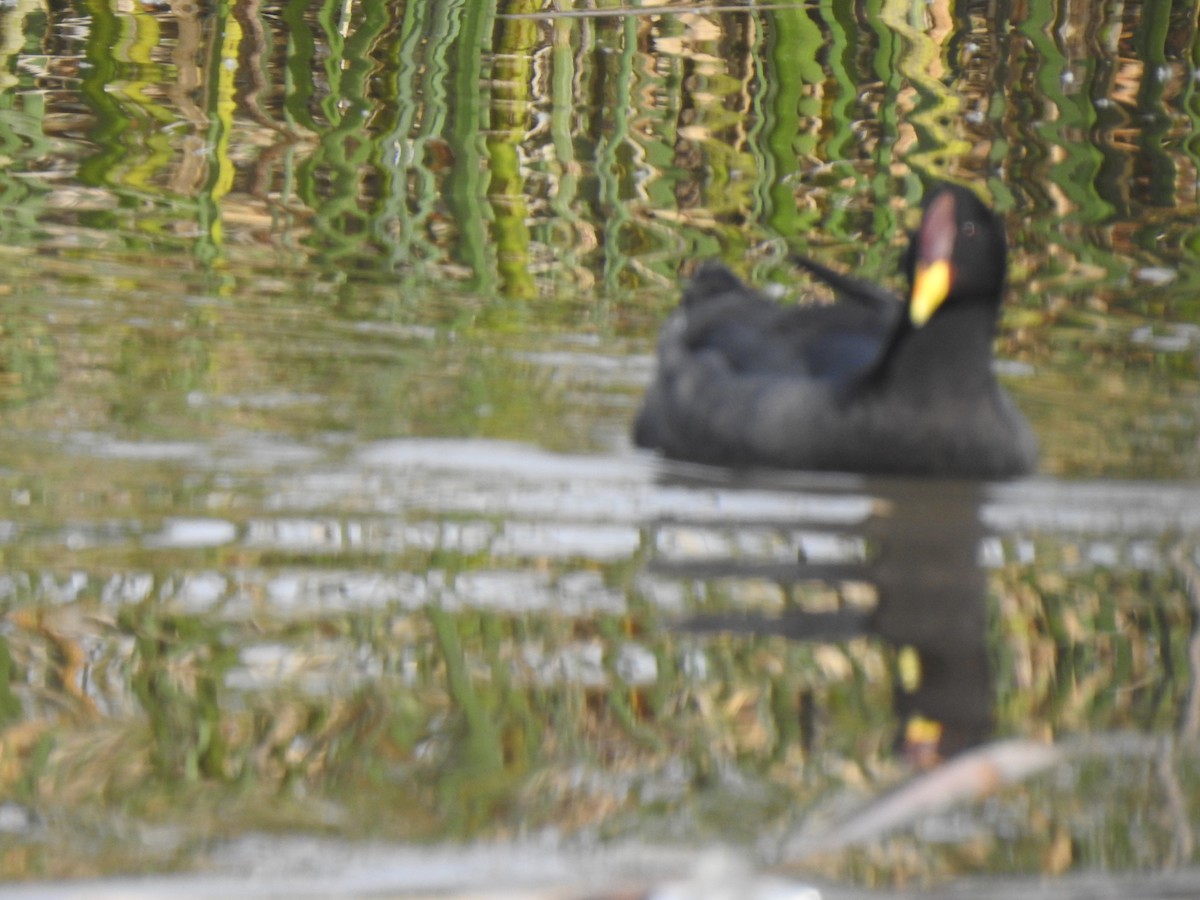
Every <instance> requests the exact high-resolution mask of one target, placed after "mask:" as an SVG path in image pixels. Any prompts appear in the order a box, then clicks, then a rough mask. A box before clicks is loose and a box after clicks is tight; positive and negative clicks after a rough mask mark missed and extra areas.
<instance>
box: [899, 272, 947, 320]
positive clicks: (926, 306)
mask: <svg viewBox="0 0 1200 900" xmlns="http://www.w3.org/2000/svg"><path fill="white" fill-rule="evenodd" d="M949 293H950V263H949V262H948V261H947V260H944V259H939V260H935V261H934V262H931V263H929V265H926V266H919V267H918V268H917V272H916V275H915V276H914V277H913V289H912V302H911V303H910V304H909V307H908V317H909V319H910V320H912V323H913V325H915V326H917V327H918V328H920V327H921V326H922V325H924V324H925V323H926V322H928V321H929V317H930V316H932V315H933V314H934V313H935V312H936V311H937V308H938V307H939V306H941V305H942V301H943V300H945V299H946V297H947V296H948V295H949Z"/></svg>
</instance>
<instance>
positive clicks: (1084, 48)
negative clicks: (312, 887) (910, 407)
mask: <svg viewBox="0 0 1200 900" xmlns="http://www.w3.org/2000/svg"><path fill="white" fill-rule="evenodd" d="M1196 21H1197V19H1196V10H1195V9H1194V8H1191V7H1190V6H1189V5H1187V4H1174V5H1173V6H1172V7H1171V8H1170V9H1167V8H1165V7H1162V6H1161V5H1154V4H1133V3H1126V4H1122V5H1115V6H1114V5H1110V6H1109V7H1106V8H1104V9H1091V8H1086V7H1078V6H1072V5H1068V4H1055V3H1028V4H1024V5H1021V6H1019V7H1018V6H1013V5H1009V4H995V3H990V4H975V3H966V4H954V5H951V4H943V3H936V2H935V3H929V4H923V5H920V8H915V7H911V6H910V5H898V4H894V3H888V2H868V3H859V4H850V3H843V2H839V0H823V2H819V3H816V4H808V5H794V4H787V3H781V4H771V5H754V4H737V5H731V6H728V7H724V6H722V7H713V6H707V7H704V8H703V9H697V8H696V7H695V6H694V5H691V4H666V5H664V6H663V7H658V8H655V9H653V10H649V9H626V10H618V11H615V12H611V13H606V14H603V15H601V14H588V15H551V14H548V13H543V12H540V11H539V10H538V8H537V5H536V4H531V3H517V2H513V3H498V4H490V3H485V2H480V3H468V2H461V0H460V2H444V3H394V4H391V5H389V6H388V8H386V9H384V8H381V7H379V6H378V5H376V4H366V3H360V4H355V3H350V4H336V5H334V4H330V5H325V6H322V5H320V4H319V3H309V2H295V3H288V4H284V5H275V6H272V5H266V6H242V5H235V7H234V8H232V9H229V8H225V7H220V8H218V7H212V8H209V7H199V8H190V7H189V8H184V7H179V8H168V7H161V8H160V7H147V6H144V5H135V6H134V7H133V8H128V7H127V6H124V5H115V4H114V5H103V4H100V5H97V4H92V5H90V6H70V5H67V6H63V5H61V4H58V5H54V6H53V7H52V8H44V7H39V6H36V5H31V4H23V3H20V2H18V3H15V4H11V5H9V6H7V7H5V9H3V10H2V11H0V34H3V36H4V41H3V42H0V43H2V44H3V50H2V52H3V58H4V60H5V66H4V67H2V69H0V71H2V72H3V73H4V74H3V78H4V89H3V93H0V146H2V147H3V148H4V149H3V153H4V166H3V167H0V169H2V171H0V191H3V196H4V198H5V212H6V215H5V216H4V217H3V218H0V230H2V234H3V241H0V245H2V246H0V259H3V261H4V263H5V264H6V266H7V275H6V278H5V281H4V284H3V286H2V287H0V299H2V300H3V303H4V318H3V322H2V325H3V327H2V329H0V411H2V414H3V417H4V428H3V429H2V430H0V449H2V451H3V454H2V455H0V553H2V554H3V560H4V566H3V569H2V570H0V623H2V627H0V878H4V879H6V880H17V879H22V880H28V879H34V880H37V879H47V878H67V877H75V876H87V877H93V876H97V875H111V874H139V873H148V872H164V871H165V872H176V871H191V870H197V869H200V870H208V871H211V872H220V873H226V874H228V873H233V874H235V875H236V874H238V873H245V872H248V871H255V870H257V868H256V867H257V866H259V865H260V864H261V859H262V858H263V857H270V856H271V855H272V854H274V853H282V854H283V856H284V857H287V858H292V857H290V856H287V853H288V852H290V851H287V850H286V848H287V847H293V846H302V847H305V848H309V847H310V846H311V847H321V846H323V847H324V849H311V850H305V851H304V855H306V856H310V857H311V858H313V859H318V860H322V857H321V854H322V853H324V854H328V858H327V859H323V860H322V861H321V865H324V864H325V863H327V862H328V860H330V859H332V860H336V859H339V858H341V855H343V854H345V853H346V852H347V851H346V850H345V847H346V846H347V845H346V844H342V843H338V842H339V841H350V842H367V841H370V842H372V843H370V844H368V843H352V844H351V846H355V847H359V848H367V847H370V848H376V849H377V848H379V847H381V846H382V847H384V848H387V847H394V846H395V845H401V844H402V845H405V847H406V848H407V847H409V846H410V845H411V844H414V843H416V844H422V845H427V844H430V843H433V844H436V845H437V846H438V848H439V852H444V853H449V854H452V858H453V859H456V860H460V859H461V860H462V861H463V862H464V865H467V867H468V868H470V866H469V865H468V864H469V863H471V861H472V860H476V861H477V860H478V857H473V856H470V855H468V854H466V851H465V850H462V851H461V852H463V853H464V855H463V856H461V857H459V856H456V855H454V854H457V853H459V852H460V849H461V848H463V847H465V846H466V845H465V843H464V842H483V844H482V846H483V847H484V848H485V849H484V850H482V851H480V850H479V848H478V847H479V845H475V844H472V846H474V847H475V848H476V849H475V851H473V852H482V853H483V855H484V856H485V857H486V855H487V853H489V852H490V850H488V849H486V848H490V847H492V846H499V847H501V848H504V847H512V848H514V852H518V851H519V853H520V854H530V853H532V854H533V855H534V856H537V857H539V858H545V859H549V860H554V861H556V862H557V863H560V864H561V868H560V869H555V872H557V873H558V874H555V875H553V876H547V879H546V880H547V881H549V882H551V883H561V881H562V880H564V879H566V878H567V875H566V874H564V873H569V872H572V871H583V870H585V869H586V865H585V864H584V863H583V862H580V860H592V861H594V860H595V859H597V858H603V855H604V853H605V852H606V850H607V851H609V852H612V853H613V854H614V855H615V857H619V858H620V859H621V860H622V862H621V863H620V865H614V868H613V870H612V871H611V872H610V873H608V874H609V875H610V877H613V878H616V877H617V876H618V875H622V874H625V875H629V876H630V877H633V876H634V875H636V874H637V873H642V874H645V873H647V872H649V873H651V875H650V877H652V878H653V879H657V878H666V877H669V876H670V875H671V874H672V873H675V872H680V871H682V872H686V871H688V870H689V867H690V866H691V864H692V863H694V862H695V859H694V857H693V855H692V852H693V851H698V848H709V847H712V846H714V845H720V846H723V847H726V848H729V849H731V852H733V853H734V854H737V855H741V856H744V857H745V858H746V859H747V860H748V863H747V864H748V865H750V866H752V867H759V866H772V867H776V868H775V869H774V871H778V872H783V873H785V874H787V875H789V876H795V877H797V878H800V879H810V878H821V879H828V880H832V882H834V883H837V884H840V885H843V886H852V885H863V886H868V885H886V884H914V883H916V884H925V883H942V882H946V881H948V880H950V879H952V878H958V877H967V876H976V877H982V876H985V875H989V876H990V875H999V874H1004V875H1011V876H1038V877H1040V876H1043V875H1053V876H1064V877H1065V876H1072V877H1071V878H1067V879H1066V880H1064V881H1063V882H1061V883H1062V884H1063V885H1064V888H1063V891H1064V895H1069V891H1070V890H1072V888H1069V887H1067V885H1070V884H1079V883H1080V882H1079V881H1078V879H1080V878H1085V877H1087V876H1090V875H1096V874H1098V875H1100V876H1106V877H1111V878H1113V879H1115V878H1117V877H1118V876H1120V875H1125V874H1128V873H1135V872H1136V873H1145V872H1148V871H1150V872H1156V873H1163V872H1167V871H1173V870H1176V869H1183V870H1184V871H1187V869H1188V867H1190V866H1193V865H1194V864H1195V849H1194V847H1195V827H1194V824H1193V823H1194V821H1195V820H1196V818H1197V810H1198V809H1200V789H1198V782H1197V765H1196V762H1197V757H1196V753H1195V740H1196V734H1197V729H1198V728H1200V701H1198V700H1197V698H1198V697H1200V691H1197V689H1196V686H1195V678H1196V672H1197V671H1200V670H1198V668H1197V666H1198V665H1200V663H1197V660H1200V651H1198V649H1197V646H1196V640H1195V635H1194V631H1195V619H1196V608H1197V607H1196V604H1197V602H1198V601H1197V594H1196V591H1197V590H1198V588H1197V584H1198V583H1200V582H1198V580H1197V579H1198V578H1200V556H1198V554H1197V549H1198V548H1197V539H1196V535H1197V528H1198V523H1197V516H1198V515H1200V513H1198V512H1197V510H1200V494H1198V493H1197V483H1196V480H1195V479H1196V476H1197V471H1198V468H1200V465H1198V462H1197V459H1198V453H1197V440H1198V436H1200V428H1198V425H1197V414H1198V410H1200V380H1198V379H1197V373H1196V354H1197V348H1198V347H1200V344H1198V341H1197V335H1198V334H1200V332H1198V331H1197V322H1198V321H1200V316H1198V315H1197V304H1196V300H1197V296H1200V295H1198V293H1197V290H1196V288H1197V286H1198V285H1200V278H1198V277H1197V271H1200V270H1197V267H1196V260H1195V251H1194V248H1195V247H1196V245H1197V235H1198V231H1197V222H1200V208H1198V207H1200V203H1198V197H1200V192H1198V189H1197V185H1198V184H1200V177H1198V175H1197V171H1198V166H1197V162H1198V160H1200V155H1198V154H1197V151H1196V134H1197V127H1196V123H1197V121H1198V118H1200V110H1198V109H1197V105H1196V95H1195V91H1196V84H1197V80H1196V77H1195V72H1196V67H1197V65H1198V63H1197V52H1198V51H1197V46H1200V45H1198V44H1197V35H1196ZM934 177H955V178H958V179H962V180H967V181H970V182H971V183H973V184H975V185H976V186H977V187H979V188H980V189H981V190H982V191H983V192H984V193H986V194H988V195H989V198H990V200H991V201H992V202H993V203H994V204H995V205H996V206H997V208H998V209H999V210H1000V211H1001V213H1002V215H1003V216H1004V219H1005V222H1006V226H1007V228H1008V230H1009V235H1010V242H1011V244H1012V271H1011V277H1010V282H1011V290H1010V297H1009V304H1008V307H1007V308H1006V314H1005V319H1004V321H1003V323H1002V336H1001V339H1000V341H999V343H998V347H997V351H998V355H999V357H1000V361H999V365H1000V368H1001V373H1002V376H1003V378H1004V380H1005V383H1006V385H1007V386H1008V387H1009V389H1010V390H1011V391H1012V393H1013V394H1014V396H1015V398H1016V399H1017V401H1018V402H1019V403H1020V405H1021V406H1022V408H1023V409H1024V410H1025V411H1026V412H1027V413H1028V415H1029V417H1030V418H1031V420H1032V421H1033V423H1034V425H1035V428H1036V429H1037V431H1038V433H1039V437H1040V439H1041V441H1042V444H1043V462H1042V466H1041V473H1040V474H1039V476H1038V477H1036V478H1034V479H1030V480H1028V481H1025V482H1021V483H1017V484H1010V485H997V486H987V487H985V488H981V489H980V490H979V491H978V492H976V491H974V490H966V489H964V488H963V486H961V485H958V486H956V485H944V484H937V483H934V482H921V483H918V484H903V483H899V484H898V483H889V482H874V481H871V482H867V481H863V480H861V479H857V478H853V477H849V476H844V477H843V476H821V477H815V476H809V475H802V474H797V475H767V474H757V475H746V474H743V475H740V476H734V475H730V474H729V473H721V472H713V471H706V470H703V469H697V468H692V467H686V466H673V465H667V464H664V463H662V462H660V461H657V460H654V459H652V458H650V457H648V456H645V455H642V454H639V453H636V452H635V451H633V450H632V448H631V447H630V445H629V439H628V427H629V422H630V419H631V417H632V414H633V411H634V410H635V408H636V404H637V401H638V397H639V394H640V391H641V388H642V386H643V385H644V384H645V383H646V381H647V380H648V379H649V377H650V374H651V371H652V357H651V353H652V351H653V340H654V334H655V332H656V330H657V327H658V325H659V324H660V323H661V321H662V319H663V318H664V317H665V315H666V314H667V313H668V312H669V310H670V309H671V307H672V306H673V304H674V303H675V302H676V297H677V284H678V281H679V277H680V271H679V270H680V268H681V265H682V264H684V263H685V261H687V260H690V259H695V258H704V257H714V256H715V257H722V258H725V259H726V260H727V261H729V262H730V263H731V264H732V265H734V266H735V267H736V268H737V269H738V270H739V271H740V272H742V273H743V274H745V275H746V276H747V277H750V278H753V279H754V280H755V281H757V282H774V283H776V284H779V285H782V286H783V290H784V293H785V295H786V296H788V297H789V298H792V299H804V298H807V297H808V296H809V293H810V291H809V287H808V285H807V284H806V283H805V282H804V281H803V280H802V279H801V278H800V277H799V276H798V275H797V274H796V273H795V272H794V271H793V270H792V269H791V268H790V267H789V266H788V264H787V262H786V256H787V253H788V251H789V250H800V251H803V252H807V253H810V254H813V255H816V256H819V257H820V258H821V259H823V260H826V261H828V262H830V264H832V265H839V266H842V267H845V268H853V269H855V270H857V271H860V272H862V273H864V274H867V275H870V276H871V277H877V278H879V279H880V280H884V281H886V282H887V283H889V284H893V285H894V284H896V278H895V274H894V273H895V270H896V263H897V258H898V253H899V247H900V246H901V244H902V240H903V239H902V232H903V229H904V228H905V227H909V226H911V225H912V224H913V216H912V211H913V210H914V209H915V208H916V206H917V203H918V201H919V198H920V196H921V193H922V190H923V186H924V185H925V184H926V183H928V181H929V180H930V179H931V178H934ZM981 747H982V748H985V750H984V752H986V750H987V748H999V749H997V753H998V754H999V753H1001V751H1002V752H1003V753H1012V754H1015V757H1013V758H1012V759H1010V757H1007V756H1006V757H1003V759H1002V758H1001V756H999V755H997V756H996V757H994V758H993V757H988V756H983V757H979V756H972V755H971V754H970V753H968V754H967V755H966V756H965V757H958V759H959V760H960V761H962V760H964V759H965V760H966V764H967V766H974V768H960V769H958V770H954V769H952V768H950V767H947V766H943V767H938V766H936V765H935V763H937V762H938V761H939V760H940V759H941V758H942V756H944V755H949V754H950V753H952V752H954V751H959V750H963V749H968V750H970V749H971V748H974V750H975V752H980V751H979V748H981ZM1047 748H1050V750H1049V754H1048V753H1047ZM1002 763H1003V765H1002ZM1010 764H1011V768H1003V767H1004V766H1009V765H1010ZM1001 769H1003V772H1005V773H1009V774H1007V775H1005V779H1006V780H1004V779H1002V780H1004V783H1003V784H1002V785H1001V786H1000V787H999V789H998V790H996V791H995V792H992V793H988V796H987V797H986V798H985V799H979V794H980V788H981V787H982V786H983V785H981V784H980V783H979V782H980V779H982V780H983V781H984V782H989V780H990V775H989V773H995V772H1000V771H1001ZM955 771H957V772H959V773H965V775H964V776H962V777H963V780H962V781H959V782H954V783H951V782H950V781H948V780H946V777H945V776H946V773H951V774H953V773H954V772H955ZM922 773H924V774H922ZM939 773H940V774H939ZM931 776H932V777H934V778H942V779H943V780H934V781H927V780H923V779H925V778H928V777H931ZM972 779H974V780H972ZM964 785H965V786H964ZM892 788H898V791H897V793H895V794H889V793H887V792H888V791H889V790H890V789H892ZM906 791H907V793H906ZM896 798H899V802H900V805H899V806H897V805H896V804H895V803H893V804H892V805H891V806H888V805H886V804H887V803H888V802H890V801H891V800H894V799H896ZM931 798H932V799H931ZM889 817H892V818H889ZM264 835H276V836H277V837H276V838H267V837H264ZM317 837H325V838H328V839H330V840H331V841H332V842H333V843H330V844H328V845H321V844H319V842H318V843H315V844H313V845H310V844H308V843H306V842H307V841H309V840H315V838H317ZM272 841H278V843H277V844H273V843H272ZM643 844H647V845H648V844H652V845H654V846H655V847H656V848H659V849H657V850H655V851H654V854H653V855H651V856H642V857H638V860H634V861H631V860H630V859H629V858H628V857H627V856H624V855H622V854H623V853H624V852H625V850H626V849H627V848H628V847H629V846H636V845H643ZM531 846H532V847H534V848H535V849H534V850H532V851H531V850H530V849H529V848H530V847H531ZM280 848H284V849H283V850H281V849H280ZM362 852H364V853H367V852H368V851H367V850H365V849H364V850H363V851H362ZM370 852H372V853H373V852H375V849H372V850H370ZM380 852H382V853H384V854H385V855H386V854H387V852H388V851H387V850H386V849H384V850H382V851H380ZM393 852H394V853H395V854H396V855H395V856H394V857H392V858H394V859H396V860H398V861H399V862H397V865H398V866H401V863H402V861H403V860H404V859H408V858H409V857H407V856H405V855H404V854H405V853H409V852H411V851H410V850H408V849H405V850H404V851H400V850H394V851H393ZM647 853H649V851H647ZM676 853H679V854H680V855H679V856H676V855H674V854H676ZM635 855H636V854H635ZM372 859H374V857H372ZM253 860H259V862H254V861H253ZM639 860H640V861H639ZM314 865H317V863H314ZM372 865H374V863H372ZM547 865H549V864H547ZM639 867H641V868H639ZM551 868H553V867H552V866H551ZM409 871H410V872H411V871H412V868H411V867H410V868H409ZM586 871H593V870H592V869H586ZM737 871H740V870H737ZM372 872H373V873H374V874H373V876H372V878H374V879H375V880H372V881H370V884H371V885H372V886H373V887H372V889H375V888H378V887H380V885H382V886H383V887H384V888H387V887H388V886H389V885H391V886H392V887H393V888H394V889H396V890H400V889H401V886H403V885H407V887H404V889H411V890H417V889H425V888H426V887H427V883H426V882H420V881H419V879H415V880H409V881H403V882H393V881H389V880H388V878H387V877H386V876H381V875H380V874H379V871H378V869H377V868H376V869H372ZM526 874H528V872H527V873H526ZM503 877H504V880H505V881H506V882H508V881H510V880H511V881H512V882H514V883H521V884H525V883H527V882H530V879H528V878H527V879H522V878H521V877H519V874H518V873H517V872H515V871H513V870H512V869H508V870H506V874H505V875H504V876H503ZM539 877H540V876H539ZM596 877H597V878H599V876H596ZM534 880H537V879H534ZM482 881H483V883H484V884H485V885H486V884H487V881H486V878H483V879H482ZM216 883H217V882H212V884H216ZM479 883H480V879H477V880H476V881H475V882H474V883H473V886H478V885H479ZM539 883H542V882H539ZM414 885H417V886H416V887H414ZM438 885H440V888H439V889H441V888H445V889H454V888H456V887H462V886H463V885H462V884H461V883H458V882H454V883H447V882H438ZM467 886H472V885H467ZM343 887H345V888H346V889H347V890H354V889H359V890H366V889H367V888H365V887H362V886H361V885H360V886H359V887H358V888H355V887H354V886H353V885H345V884H344V885H343ZM48 889H50V888H48ZM334 889H335V888H331V890H334ZM846 889H849V888H846ZM830 895H831V896H833V894H830Z"/></svg>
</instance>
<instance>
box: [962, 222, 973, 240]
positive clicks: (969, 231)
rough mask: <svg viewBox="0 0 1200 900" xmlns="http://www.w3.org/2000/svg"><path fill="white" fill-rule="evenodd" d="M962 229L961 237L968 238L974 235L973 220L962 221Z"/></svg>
mask: <svg viewBox="0 0 1200 900" xmlns="http://www.w3.org/2000/svg"><path fill="white" fill-rule="evenodd" d="M962 230H963V237H969V238H973V237H975V223H974V222H964V223H963V229H962Z"/></svg>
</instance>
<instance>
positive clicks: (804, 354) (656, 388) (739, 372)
mask: <svg viewBox="0 0 1200 900" xmlns="http://www.w3.org/2000/svg"><path fill="white" fill-rule="evenodd" d="M1005 256H1006V246H1005V240H1004V230H1003V227H1002V226H1001V224H1000V222H999V220H998V219H997V218H996V217H995V216H994V215H993V214H992V212H991V211H990V210H988V209H987V207H985V206H984V205H983V203H981V202H980V200H979V199H978V198H977V197H976V196H975V194H974V193H972V192H971V191H969V190H967V189H965V188H962V187H958V186H955V185H941V186H939V187H937V188H936V189H934V190H933V191H931V192H930V193H929V194H928V195H927V197H926V200H925V203H924V206H923V215H922V219H921V224H920V227H919V228H918V229H917V231H916V233H915V234H914V235H913V236H912V241H911V244H910V247H909V250H908V254H907V256H906V259H905V269H906V271H907V274H908V277H909V283H910V284H911V286H912V287H911V290H910V292H909V295H908V297H907V298H905V299H904V300H903V301H901V300H898V299H897V300H895V301H893V300H891V299H890V295H889V294H888V292H887V291H885V290H884V289H882V288H879V287H877V286H875V285H872V284H869V283H866V282H862V281H859V280H857V279H854V278H850V277H849V276H844V275H838V274H837V273H834V272H832V271H830V270H829V269H826V268H825V267H824V266H821V265H820V264H818V263H816V262H813V261H811V260H807V259H802V258H801V259H797V262H798V263H799V264H800V265H801V266H803V267H804V268H806V269H808V270H809V271H810V272H812V273H813V274H814V275H815V276H816V277H818V278H819V279H821V280H823V281H826V282H828V283H830V284H831V285H832V286H833V287H834V288H835V290H836V291H837V293H838V295H839V296H838V301H837V302H835V303H833V304H829V305H823V306H801V307H783V306H780V305H778V304H776V303H775V302H774V301H772V300H770V299H768V298H767V297H766V296H765V295H763V294H762V293H761V292H759V291H756V290H754V289H753V288H750V287H748V286H747V285H745V284H743V283H742V282H741V281H740V280H739V279H738V278H737V277H736V276H735V275H734V274H733V273H732V272H730V271H729V270H728V269H726V268H725V267H724V266H723V265H721V264H719V263H712V262H710V263H705V264H703V265H702V266H701V267H700V268H699V269H698V270H697V271H696V273H695V274H694V275H693V277H692V279H691V282H690V283H689V284H688V286H687V287H686V289H685V290H684V295H683V302H682V304H681V305H680V307H679V309H678V310H677V311H676V312H675V313H674V314H673V315H672V316H671V318H670V319H669V320H668V321H667V323H666V324H665V326H664V327H663V331H662V335H661V337H660V338H659V343H658V373H657V376H656V377H655V380H654V383H653V384H652V385H651V386H650V388H649V390H648V391H647V392H646V398H645V401H644V403H643V406H642V409H641V412H640V413H639V414H638V417H637V422H636V424H635V426H634V439H635V441H636V442H637V444H639V445H640V446H643V447H649V448H653V449H657V450H659V451H661V452H662V453H663V454H664V455H666V456H669V457H672V458H675V459H683V460H692V461H694V462H703V463H710V464H715V465H724V466H739V467H740V466H771V467H776V468H787V469H827V470H840V471H847V472H864V473H878V474H895V475H944V476H953V477H966V478H1008V477H1013V476H1018V475H1024V474H1028V473H1029V472H1032V471H1033V469H1034V467H1035V465H1036V462H1037V443H1036V440H1035V439H1034V436H1033V433H1032V431H1031V430H1030V428H1029V425H1028V423H1027V422H1026V421H1025V419H1024V417H1023V416H1022V415H1021V413H1020V412H1019V411H1018V410H1017V408H1016V406H1015V405H1014V404H1013V403H1012V401H1011V400H1010V399H1009V397H1008V395H1007V394H1005V393H1004V392H1003V391H1002V390H1001V389H1000V387H999V385H998V384H997V383H996V380H995V376H994V374H993V372H992V343H993V339H994V337H995V331H996V319H997V317H998V315H999V311H1000V302H1001V295H1002V292H1003V288H1004V278H1005V269H1006V262H1005Z"/></svg>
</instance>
